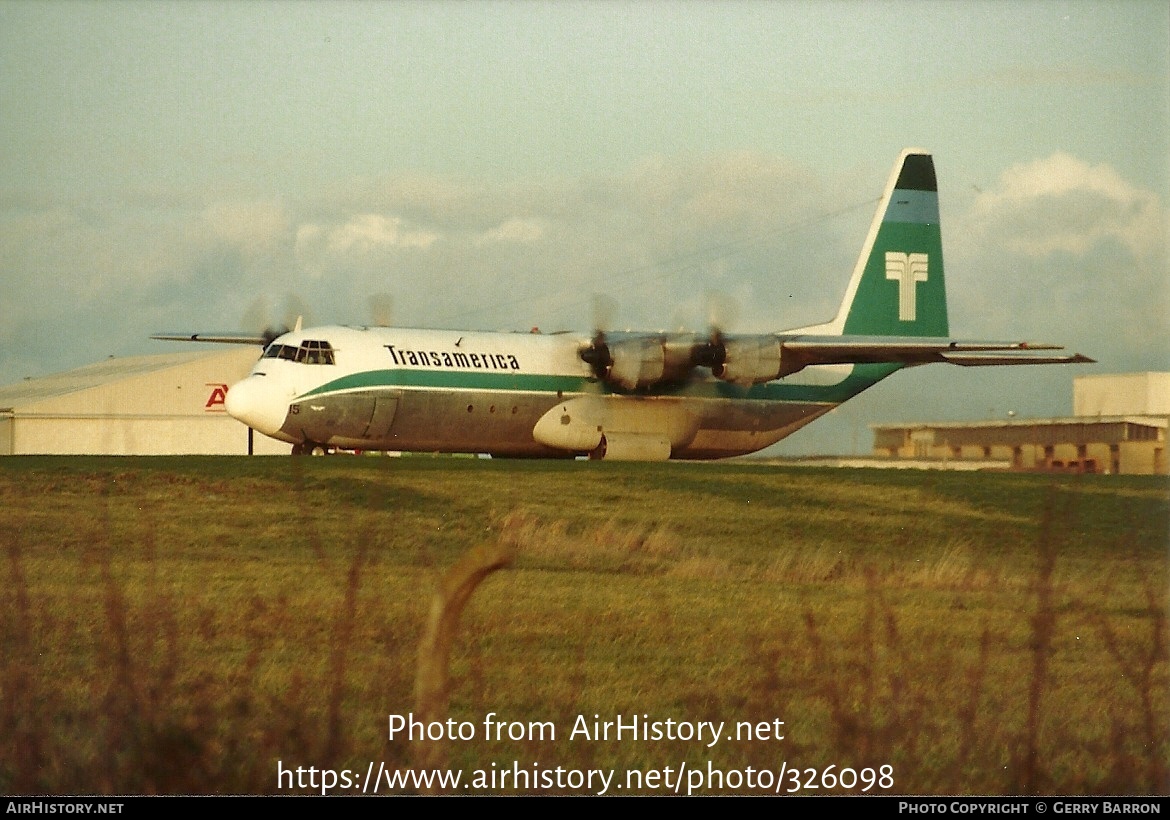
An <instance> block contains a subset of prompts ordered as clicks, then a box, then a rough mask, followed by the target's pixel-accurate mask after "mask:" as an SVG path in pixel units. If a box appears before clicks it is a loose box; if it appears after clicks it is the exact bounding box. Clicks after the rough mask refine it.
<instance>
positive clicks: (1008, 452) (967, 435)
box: [872, 373, 1170, 475]
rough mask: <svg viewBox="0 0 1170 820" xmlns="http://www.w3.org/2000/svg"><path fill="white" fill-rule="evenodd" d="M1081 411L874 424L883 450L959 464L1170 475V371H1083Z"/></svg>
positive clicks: (1078, 389)
mask: <svg viewBox="0 0 1170 820" xmlns="http://www.w3.org/2000/svg"><path fill="white" fill-rule="evenodd" d="M1073 397H1074V398H1073V406H1074V410H1075V412H1076V415H1075V416H1071V417H1068V418H1048V419H1016V418H1012V419H1006V420H993V421H970V422H910V423H905V424H882V425H872V429H873V432H874V442H873V452H874V455H875V456H880V457H886V458H897V459H932V460H945V461H950V462H955V463H961V462H968V461H975V460H983V461H987V460H999V461H1003V462H1006V463H1007V464H1008V465H1009V469H1013V470H1032V471H1052V472H1078V473H1112V474H1117V473H1127V474H1138V475H1167V474H1170V464H1168V463H1167V459H1166V431H1167V428H1168V427H1170V373H1125V374H1119V375H1103V376H1080V377H1078V378H1076V379H1074V380H1073Z"/></svg>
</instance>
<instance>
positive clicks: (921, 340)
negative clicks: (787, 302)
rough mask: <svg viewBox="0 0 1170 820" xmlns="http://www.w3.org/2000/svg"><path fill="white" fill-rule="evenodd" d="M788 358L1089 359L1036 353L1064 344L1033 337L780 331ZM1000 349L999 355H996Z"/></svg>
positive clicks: (800, 361) (806, 361)
mask: <svg viewBox="0 0 1170 820" xmlns="http://www.w3.org/2000/svg"><path fill="white" fill-rule="evenodd" d="M779 338H780V341H781V348H782V350H783V351H784V356H785V359H786V360H787V363H786V365H785V367H784V370H785V372H787V373H792V372H795V370H794V369H793V366H796V368H797V369H800V368H804V367H807V366H809V365H817V364H904V365H915V364H928V363H930V362H944V363H948V364H957V365H962V366H964V367H976V366H987V365H1012V364H1080V363H1088V362H1092V361H1093V359H1090V358H1088V357H1086V356H1082V355H1080V354H1079V353H1078V354H1073V355H1067V356H1066V355H1061V356H1051V355H1035V352H1037V351H1046V350H1063V349H1064V348H1062V347H1061V346H1060V345H1051V344H1039V343H1036V342H1009V341H974V340H972V341H964V340H958V339H946V338H937V337H934V338H932V337H920V336H904V337H903V336H806V335H801V336H791V337H787V338H786V337H784V336H783V335H781V336H780V337H779ZM995 354H1000V355H995Z"/></svg>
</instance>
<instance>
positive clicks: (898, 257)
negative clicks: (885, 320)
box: [886, 251, 930, 322]
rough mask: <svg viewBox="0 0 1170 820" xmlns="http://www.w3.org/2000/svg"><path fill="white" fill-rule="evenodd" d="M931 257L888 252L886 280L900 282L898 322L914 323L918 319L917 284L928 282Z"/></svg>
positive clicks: (921, 254)
mask: <svg viewBox="0 0 1170 820" xmlns="http://www.w3.org/2000/svg"><path fill="white" fill-rule="evenodd" d="M929 265H930V257H929V256H927V255H926V254H925V253H899V252H898V251H886V278H887V279H894V280H897V282H898V321H900V322H913V321H914V320H915V319H917V318H918V300H917V298H916V297H917V293H918V291H917V288H915V287H914V283H915V282H925V281H926V270H927V268H928V267H929Z"/></svg>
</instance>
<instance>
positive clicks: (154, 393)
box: [0, 346, 290, 455]
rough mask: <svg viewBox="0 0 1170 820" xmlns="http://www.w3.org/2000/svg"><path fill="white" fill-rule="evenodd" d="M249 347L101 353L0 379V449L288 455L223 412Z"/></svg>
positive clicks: (250, 360)
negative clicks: (39, 373) (83, 361)
mask: <svg viewBox="0 0 1170 820" xmlns="http://www.w3.org/2000/svg"><path fill="white" fill-rule="evenodd" d="M259 353H260V351H259V348H257V347H250V346H246V347H239V346H233V347H232V348H231V349H229V350H222V349H221V350H215V351H211V352H208V351H198V352H183V353H163V354H159V355H153V356H131V357H125V358H110V359H107V360H105V361H102V362H98V363H96V364H92V365H88V366H86V367H81V368H78V369H76V370H70V371H68V372H65V373H58V374H55V375H52V376H45V377H42V378H36V379H25V380H24V381H22V382H17V383H16V384H11V385H7V386H4V387H0V455H34V454H46V455H183V454H205V455H221V454H223V455H227V454H241V455H242V454H247V453H250V452H254V453H261V454H269V453H270V454H276V453H283V454H288V452H289V449H290V448H289V445H287V444H283V443H281V442H278V441H275V440H273V439H270V438H267V437H266V436H262V435H255V434H253V432H252V431H251V430H249V429H248V428H247V427H246V426H245V425H243V424H241V423H240V422H238V421H236V420H235V419H233V418H232V417H231V416H229V415H228V414H227V413H226V412H225V410H224V398H225V397H226V396H227V389H228V386H229V385H231V384H233V383H234V382H236V381H239V380H240V379H242V378H243V377H244V376H245V375H247V373H248V372H249V371H250V370H251V369H252V366H253V365H254V364H255V363H256V359H257V358H258V357H259Z"/></svg>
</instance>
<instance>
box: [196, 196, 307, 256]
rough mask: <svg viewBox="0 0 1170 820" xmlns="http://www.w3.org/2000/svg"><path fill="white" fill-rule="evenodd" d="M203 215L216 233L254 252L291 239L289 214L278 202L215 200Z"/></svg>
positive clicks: (227, 242) (260, 252) (261, 252)
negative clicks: (289, 236) (289, 237)
mask: <svg viewBox="0 0 1170 820" xmlns="http://www.w3.org/2000/svg"><path fill="white" fill-rule="evenodd" d="M201 216H202V220H203V223H204V224H205V226H206V227H207V229H208V230H210V232H211V234H212V235H213V236H214V237H216V238H217V239H219V240H220V241H222V242H224V243H226V244H228V245H231V246H234V247H236V248H239V249H240V250H242V251H244V252H245V253H248V254H251V255H259V254H266V253H271V252H272V251H274V250H276V249H277V248H279V247H281V246H283V245H284V244H286V243H287V239H288V235H289V230H290V224H289V215H288V213H287V211H286V210H285V209H284V207H283V206H282V205H280V204H279V203H277V202H264V201H255V202H215V203H212V204H211V205H208V206H207V207H206V208H204V209H203V213H202V215H201Z"/></svg>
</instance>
